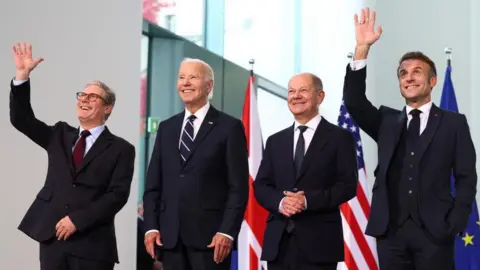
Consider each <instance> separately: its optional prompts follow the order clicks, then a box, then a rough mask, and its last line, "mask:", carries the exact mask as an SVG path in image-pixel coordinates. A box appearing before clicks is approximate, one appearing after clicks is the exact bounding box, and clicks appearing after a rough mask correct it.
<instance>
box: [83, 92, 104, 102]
mask: <svg viewBox="0 0 480 270" xmlns="http://www.w3.org/2000/svg"><path fill="white" fill-rule="evenodd" d="M77 99H78V100H85V99H88V101H91V102H94V101H96V100H97V99H101V100H103V102H105V103H106V101H105V99H104V98H103V97H102V96H100V95H97V94H95V93H89V94H87V93H84V92H77Z"/></svg>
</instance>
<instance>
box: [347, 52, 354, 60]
mask: <svg viewBox="0 0 480 270" xmlns="http://www.w3.org/2000/svg"><path fill="white" fill-rule="evenodd" d="M347 58H348V59H349V61H352V59H353V52H349V53H348V54H347Z"/></svg>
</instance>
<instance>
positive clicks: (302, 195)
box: [283, 191, 307, 210]
mask: <svg viewBox="0 0 480 270" xmlns="http://www.w3.org/2000/svg"><path fill="white" fill-rule="evenodd" d="M283 195H285V196H287V197H292V198H297V199H298V200H299V201H300V202H301V207H302V210H305V209H306V202H307V200H306V199H305V192H304V191H298V192H290V191H284V192H283Z"/></svg>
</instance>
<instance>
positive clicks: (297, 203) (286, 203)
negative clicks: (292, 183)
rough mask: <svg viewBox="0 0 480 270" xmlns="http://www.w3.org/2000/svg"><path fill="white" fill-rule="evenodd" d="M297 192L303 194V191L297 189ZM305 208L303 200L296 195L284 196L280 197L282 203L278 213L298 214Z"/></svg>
mask: <svg viewBox="0 0 480 270" xmlns="http://www.w3.org/2000/svg"><path fill="white" fill-rule="evenodd" d="M298 193H299V194H302V195H303V194H304V193H303V191H299V192H298ZM304 209H305V200H302V199H300V198H299V197H296V196H288V195H287V196H285V197H283V199H282V205H281V207H280V213H281V214H282V215H284V216H286V217H291V216H292V215H295V214H298V213H300V212H302V211H303V210H304Z"/></svg>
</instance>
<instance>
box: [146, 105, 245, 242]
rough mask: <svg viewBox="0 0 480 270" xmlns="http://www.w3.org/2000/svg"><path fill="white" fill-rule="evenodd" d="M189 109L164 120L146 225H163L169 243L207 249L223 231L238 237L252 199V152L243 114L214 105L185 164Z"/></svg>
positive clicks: (150, 181) (153, 161)
mask: <svg viewBox="0 0 480 270" xmlns="http://www.w3.org/2000/svg"><path fill="white" fill-rule="evenodd" d="M183 119H184V112H182V113H180V114H177V115H175V116H173V117H171V118H170V119H167V120H165V121H162V122H161V123H160V125H159V128H158V133H157V138H156V140H155V146H154V149H153V153H152V158H151V160H150V165H149V168H148V173H147V183H146V187H145V193H144V197H143V205H144V222H145V230H146V231H148V230H152V229H156V230H160V235H161V238H162V242H163V245H164V248H165V249H171V248H173V247H175V245H176V244H177V240H178V238H179V234H180V235H181V237H182V241H183V243H184V244H185V245H186V246H189V247H194V248H198V249H206V248H207V245H208V244H210V242H211V241H212V238H213V236H214V235H215V234H216V233H217V232H221V233H225V234H228V235H230V236H232V237H234V238H235V239H236V237H237V235H238V232H239V230H240V225H241V223H242V220H243V215H244V212H245V208H246V203H247V200H248V179H249V176H248V175H249V173H248V156H247V147H246V139H245V131H244V128H243V124H242V122H241V121H240V120H238V119H235V118H233V117H231V116H228V115H226V114H224V113H222V112H220V111H218V110H216V109H215V108H214V107H212V106H210V109H209V111H208V113H207V115H206V117H205V119H204V120H203V122H202V125H201V127H200V129H199V131H198V134H197V135H196V137H195V141H194V146H193V149H192V150H191V154H190V157H189V158H188V159H187V161H186V162H185V164H184V165H182V161H181V158H180V152H179V150H178V145H179V140H180V133H181V130H182V124H183Z"/></svg>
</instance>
